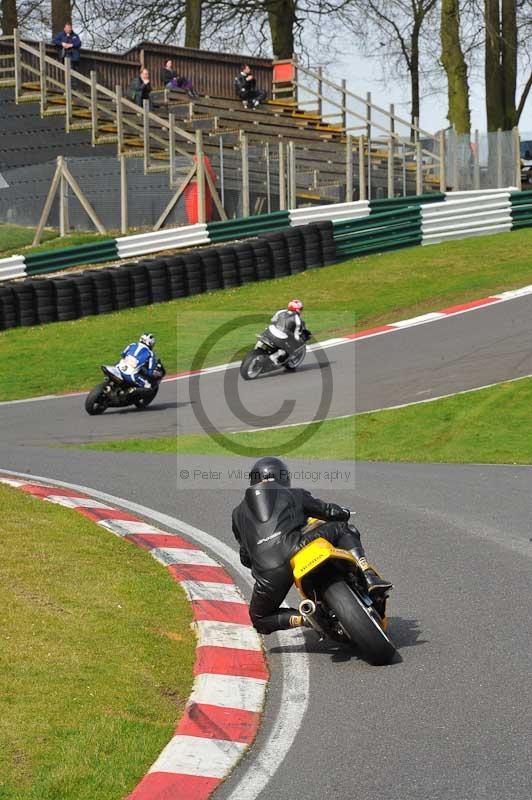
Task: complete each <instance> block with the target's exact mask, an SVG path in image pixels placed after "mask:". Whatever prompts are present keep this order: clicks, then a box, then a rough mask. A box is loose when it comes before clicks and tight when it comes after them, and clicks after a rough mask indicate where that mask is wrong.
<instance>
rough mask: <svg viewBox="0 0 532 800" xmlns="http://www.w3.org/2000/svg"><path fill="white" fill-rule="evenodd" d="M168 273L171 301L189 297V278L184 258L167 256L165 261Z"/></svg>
mask: <svg viewBox="0 0 532 800" xmlns="http://www.w3.org/2000/svg"><path fill="white" fill-rule="evenodd" d="M164 261H165V263H166V271H167V273H168V291H169V296H170V300H175V299H176V298H178V297H186V296H187V295H188V287H187V276H186V271H185V262H184V261H183V256H167V257H166V258H165V259H164Z"/></svg>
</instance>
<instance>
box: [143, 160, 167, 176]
mask: <svg viewBox="0 0 532 800" xmlns="http://www.w3.org/2000/svg"><path fill="white" fill-rule="evenodd" d="M169 169H170V164H169V163H168V162H167V163H166V164H155V165H150V166H149V167H148V169H147V170H146V172H148V173H150V174H151V173H152V172H168V170H169Z"/></svg>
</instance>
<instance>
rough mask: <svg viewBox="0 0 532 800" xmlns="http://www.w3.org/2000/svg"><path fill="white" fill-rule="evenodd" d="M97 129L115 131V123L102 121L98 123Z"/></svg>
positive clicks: (108, 131) (106, 131)
mask: <svg viewBox="0 0 532 800" xmlns="http://www.w3.org/2000/svg"><path fill="white" fill-rule="evenodd" d="M98 130H99V131H104V132H105V133H114V134H116V133H117V130H116V125H115V124H114V122H103V123H100V124H99V125H98Z"/></svg>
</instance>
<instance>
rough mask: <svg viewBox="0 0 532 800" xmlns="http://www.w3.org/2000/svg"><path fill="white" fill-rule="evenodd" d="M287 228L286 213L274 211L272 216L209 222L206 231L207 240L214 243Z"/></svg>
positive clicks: (262, 215) (288, 219)
mask: <svg viewBox="0 0 532 800" xmlns="http://www.w3.org/2000/svg"><path fill="white" fill-rule="evenodd" d="M289 226H290V218H289V216H288V211H274V212H273V213H272V214H260V215H258V216H256V217H241V218H239V219H229V220H226V221H223V222H209V224H208V225H207V231H208V235H209V240H210V241H211V242H213V243H215V242H230V241H234V240H235V239H245V238H248V237H251V236H259V235H260V234H261V233H267V232H269V231H280V230H284V229H285V228H288V227H289Z"/></svg>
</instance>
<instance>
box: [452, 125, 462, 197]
mask: <svg viewBox="0 0 532 800" xmlns="http://www.w3.org/2000/svg"><path fill="white" fill-rule="evenodd" d="M452 142H453V149H452V154H453V155H452V159H453V187H452V188H453V189H454V191H455V192H457V191H458V189H459V188H460V173H459V170H458V134H457V133H456V127H455V126H454V125H453V127H452Z"/></svg>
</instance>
